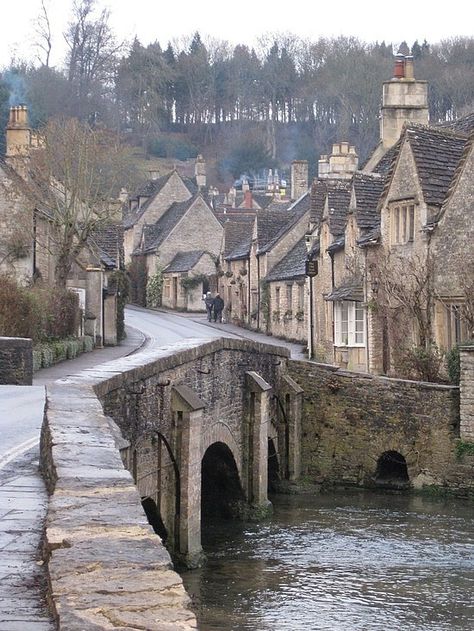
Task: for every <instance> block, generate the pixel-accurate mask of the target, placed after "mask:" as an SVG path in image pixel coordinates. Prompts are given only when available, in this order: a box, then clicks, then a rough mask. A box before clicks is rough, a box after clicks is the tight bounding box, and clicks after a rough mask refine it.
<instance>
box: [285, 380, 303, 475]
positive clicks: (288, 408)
mask: <svg viewBox="0 0 474 631" xmlns="http://www.w3.org/2000/svg"><path fill="white" fill-rule="evenodd" d="M303 392H304V391H303V388H301V387H300V386H299V385H298V384H297V383H296V381H294V380H293V379H292V378H291V377H289V376H288V375H284V376H283V379H282V382H281V386H280V396H281V397H282V405H283V409H284V410H285V413H284V416H285V418H284V422H285V436H286V440H285V443H286V445H287V459H288V462H287V467H288V479H289V480H297V479H298V478H299V477H300V475H301V415H302V411H303Z"/></svg>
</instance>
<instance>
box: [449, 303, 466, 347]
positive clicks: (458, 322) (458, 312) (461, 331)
mask: <svg viewBox="0 0 474 631" xmlns="http://www.w3.org/2000/svg"><path fill="white" fill-rule="evenodd" d="M446 315H447V318H446V323H447V340H446V341H447V347H448V348H453V346H456V344H460V343H461V342H463V340H465V339H467V337H468V336H467V326H466V322H465V320H463V319H462V309H461V305H455V304H450V305H447V306H446Z"/></svg>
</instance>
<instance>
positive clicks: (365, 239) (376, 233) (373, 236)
mask: <svg viewBox="0 0 474 631" xmlns="http://www.w3.org/2000/svg"><path fill="white" fill-rule="evenodd" d="M379 239H380V226H377V227H375V228H373V229H372V230H367V231H366V232H364V234H363V235H362V236H361V238H360V239H357V245H360V247H362V248H363V247H367V246H369V245H376V244H377V243H378V242H379Z"/></svg>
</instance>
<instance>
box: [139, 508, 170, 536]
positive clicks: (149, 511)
mask: <svg viewBox="0 0 474 631" xmlns="http://www.w3.org/2000/svg"><path fill="white" fill-rule="evenodd" d="M142 506H143V510H144V511H145V515H146V518H147V519H148V523H149V524H150V526H151V527H152V528H153V530H154V531H155V533H156V534H157V535H158V536H160V537H161V539H162V540H163V543H165V542H166V540H167V538H168V532H167V530H166V528H165V525H164V523H163V520H162V519H161V515H160V513H159V511H158V507H157V505H156V503H155V502H154V500H152V499H151V497H142Z"/></svg>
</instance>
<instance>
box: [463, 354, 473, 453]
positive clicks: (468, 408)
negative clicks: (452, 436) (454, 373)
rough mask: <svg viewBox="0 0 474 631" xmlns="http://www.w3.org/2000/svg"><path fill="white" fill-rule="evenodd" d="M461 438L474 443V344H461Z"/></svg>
mask: <svg viewBox="0 0 474 631" xmlns="http://www.w3.org/2000/svg"><path fill="white" fill-rule="evenodd" d="M459 352H460V356H461V378H460V381H459V389H460V401H461V404H460V412H461V439H462V440H466V441H468V442H472V443H474V346H461V347H460V349H459Z"/></svg>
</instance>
